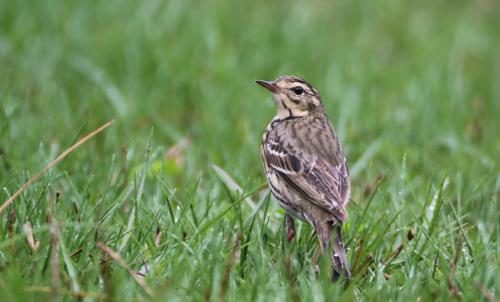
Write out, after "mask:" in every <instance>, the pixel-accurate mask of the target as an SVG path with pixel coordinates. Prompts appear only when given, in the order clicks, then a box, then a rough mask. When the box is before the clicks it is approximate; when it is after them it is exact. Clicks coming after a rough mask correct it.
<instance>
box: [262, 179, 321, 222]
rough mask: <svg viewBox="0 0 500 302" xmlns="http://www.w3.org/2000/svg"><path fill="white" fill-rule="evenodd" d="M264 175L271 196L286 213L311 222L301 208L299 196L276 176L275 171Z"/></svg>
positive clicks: (301, 202)
mask: <svg viewBox="0 0 500 302" xmlns="http://www.w3.org/2000/svg"><path fill="white" fill-rule="evenodd" d="M266 176H267V179H268V182H269V186H270V187H271V192H272V193H273V196H274V197H275V198H276V200H277V201H278V204H279V205H280V206H281V207H282V208H283V209H284V210H285V211H286V213H287V214H289V215H290V216H292V217H293V218H297V219H300V220H302V221H304V222H308V223H311V221H310V219H308V217H307V213H306V212H305V211H304V209H302V207H303V201H301V198H300V197H299V196H297V194H295V193H294V192H293V191H291V190H290V189H289V188H288V186H287V185H286V184H285V183H284V182H283V181H281V180H280V179H279V178H278V177H277V176H276V174H275V173H273V172H267V173H266Z"/></svg>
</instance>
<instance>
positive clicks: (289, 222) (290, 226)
mask: <svg viewBox="0 0 500 302" xmlns="http://www.w3.org/2000/svg"><path fill="white" fill-rule="evenodd" d="M285 222H286V228H287V238H288V241H292V240H293V238H295V222H294V220H293V218H292V216H290V215H288V214H286V216H285Z"/></svg>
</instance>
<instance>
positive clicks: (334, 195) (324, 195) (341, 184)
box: [263, 140, 349, 221]
mask: <svg viewBox="0 0 500 302" xmlns="http://www.w3.org/2000/svg"><path fill="white" fill-rule="evenodd" d="M263 147H264V148H263V152H264V156H265V158H266V161H267V164H268V165H269V166H270V167H271V168H272V169H273V170H274V171H275V172H276V174H277V175H278V177H280V178H281V179H283V181H284V182H285V183H286V184H288V185H289V186H290V188H291V189H292V190H294V191H295V192H296V193H297V194H298V195H299V196H301V197H303V198H304V199H305V200H308V201H311V202H312V203H314V204H316V205H317V206H319V207H320V208H323V209H325V210H326V211H328V212H330V213H332V214H333V215H334V216H335V217H336V218H338V219H339V220H341V221H345V220H346V219H347V212H346V210H345V204H346V202H347V198H348V190H349V188H348V187H349V184H348V171H347V165H346V162H345V159H344V158H343V155H342V160H341V161H340V163H339V164H331V163H329V162H328V160H326V159H324V158H320V157H317V156H308V155H307V154H304V153H303V152H297V151H296V150H292V148H290V147H289V148H287V147H285V146H283V144H279V143H277V142H275V141H273V140H268V141H267V142H266V143H265V144H264V146H263ZM299 154H300V155H299Z"/></svg>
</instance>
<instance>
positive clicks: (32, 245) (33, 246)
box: [23, 221, 40, 253]
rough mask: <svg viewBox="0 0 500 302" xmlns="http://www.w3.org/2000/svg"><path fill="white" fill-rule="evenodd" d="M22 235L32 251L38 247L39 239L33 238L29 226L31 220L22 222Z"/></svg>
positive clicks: (31, 228) (31, 229)
mask: <svg viewBox="0 0 500 302" xmlns="http://www.w3.org/2000/svg"><path fill="white" fill-rule="evenodd" d="M23 230H24V235H25V236H26V241H28V245H29V246H30V249H31V250H32V251H33V253H34V252H36V251H38V248H39V247H40V241H36V240H35V239H34V238H33V227H32V226H31V222H29V221H28V222H26V223H25V224H23Z"/></svg>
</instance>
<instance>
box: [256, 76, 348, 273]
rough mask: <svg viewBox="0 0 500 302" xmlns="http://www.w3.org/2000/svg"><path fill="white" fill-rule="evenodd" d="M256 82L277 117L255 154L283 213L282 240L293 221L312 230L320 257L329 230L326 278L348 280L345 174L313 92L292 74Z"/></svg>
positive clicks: (290, 233) (334, 139)
mask: <svg viewBox="0 0 500 302" xmlns="http://www.w3.org/2000/svg"><path fill="white" fill-rule="evenodd" d="M256 82H257V83H258V84H259V85H261V86H263V87H264V88H266V89H267V90H269V91H271V92H272V94H273V98H274V101H275V103H276V111H277V114H276V116H275V117H274V118H273V120H272V121H271V123H269V125H268V126H267V128H266V131H265V132H264V135H263V136H262V146H261V153H262V161H263V162H264V168H265V170H266V176H267V179H268V182H269V185H270V187H271V191H272V193H273V195H274V197H275V198H276V199H277V200H278V203H279V205H280V206H281V207H283V208H284V209H285V211H286V217H285V219H286V225H287V228H288V240H292V239H293V237H294V236H295V227H294V218H298V219H300V220H302V221H304V222H308V223H310V224H311V225H312V226H313V227H314V229H315V230H316V233H317V235H318V237H319V242H320V246H319V248H320V250H321V251H322V252H323V253H325V252H327V250H328V245H329V243H330V239H331V235H332V232H333V233H334V234H335V239H334V241H333V255H332V266H333V276H332V279H333V280H334V281H335V280H337V279H338V277H339V276H340V275H341V274H344V275H345V277H347V278H349V277H350V271H349V265H348V263H347V259H346V254H345V249H344V243H343V242H342V236H341V229H342V223H343V222H344V221H345V220H346V219H347V212H346V209H345V207H346V204H347V202H348V200H349V193H350V184H349V171H348V168H347V161H346V158H345V156H344V152H343V151H342V146H341V145H340V142H339V139H338V137H337V135H336V134H335V131H334V129H333V127H332V125H331V123H330V122H329V120H328V117H327V116H326V114H325V110H324V107H323V103H322V101H321V97H320V95H319V92H318V91H317V90H316V89H315V88H314V87H312V86H311V84H309V83H308V82H306V81H305V80H303V79H301V78H298V77H295V76H282V77H280V78H278V79H276V80H274V81H261V80H259V81H256Z"/></svg>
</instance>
